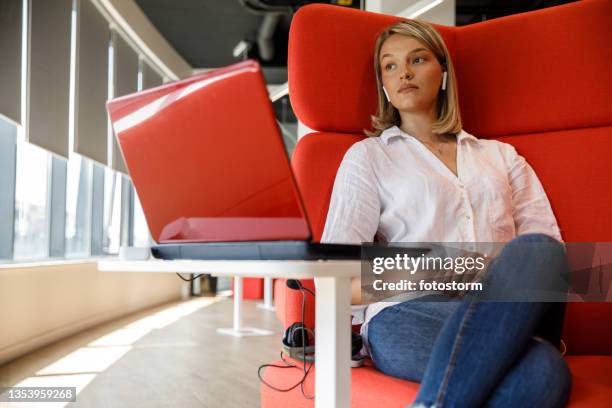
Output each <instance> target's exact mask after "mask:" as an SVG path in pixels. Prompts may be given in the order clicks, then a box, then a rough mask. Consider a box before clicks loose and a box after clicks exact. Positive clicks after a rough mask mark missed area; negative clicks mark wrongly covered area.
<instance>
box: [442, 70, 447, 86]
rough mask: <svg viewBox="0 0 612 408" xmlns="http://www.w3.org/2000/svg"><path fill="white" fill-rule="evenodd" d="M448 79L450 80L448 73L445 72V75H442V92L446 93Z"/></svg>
mask: <svg viewBox="0 0 612 408" xmlns="http://www.w3.org/2000/svg"><path fill="white" fill-rule="evenodd" d="M446 78H448V72H447V71H444V74H442V90H443V91H446Z"/></svg>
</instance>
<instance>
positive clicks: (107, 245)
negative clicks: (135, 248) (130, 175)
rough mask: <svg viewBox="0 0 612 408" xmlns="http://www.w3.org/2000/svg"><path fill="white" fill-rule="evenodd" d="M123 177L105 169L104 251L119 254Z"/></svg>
mask: <svg viewBox="0 0 612 408" xmlns="http://www.w3.org/2000/svg"><path fill="white" fill-rule="evenodd" d="M121 179H122V176H121V175H120V174H119V173H117V172H114V171H112V170H111V169H109V168H108V167H107V168H105V169H104V235H103V238H102V246H103V251H104V253H107V254H117V253H118V252H119V245H120V241H121V201H122V197H121Z"/></svg>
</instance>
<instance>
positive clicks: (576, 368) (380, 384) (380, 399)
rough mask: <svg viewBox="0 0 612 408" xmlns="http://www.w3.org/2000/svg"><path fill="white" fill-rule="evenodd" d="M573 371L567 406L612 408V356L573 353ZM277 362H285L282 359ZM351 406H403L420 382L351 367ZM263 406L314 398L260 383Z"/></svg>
mask: <svg viewBox="0 0 612 408" xmlns="http://www.w3.org/2000/svg"><path fill="white" fill-rule="evenodd" d="M566 361H567V363H568V365H569V367H570V369H571V371H572V393H571V397H570V403H569V404H568V406H567V407H568V408H587V407H588V408H609V407H610V406H611V401H612V357H607V356H573V357H567V359H566ZM274 364H279V365H282V364H283V362H282V361H280V360H279V361H277V362H275V363H274ZM351 373H352V382H351V407H353V408H362V407H363V408H371V407H390V408H393V407H397V408H400V407H401V408H404V407H405V406H406V405H407V404H409V403H411V402H412V401H413V400H414V398H415V397H416V394H417V391H418V388H419V385H418V384H416V383H413V382H410V381H404V380H399V379H397V378H393V377H389V376H387V375H384V374H382V373H381V372H380V371H377V370H376V369H375V368H373V367H362V368H356V369H353V370H351ZM263 376H264V379H265V380H266V381H267V382H269V383H270V384H272V385H274V386H275V387H278V388H289V387H290V386H292V385H294V384H296V383H297V382H298V381H299V380H300V379H301V378H302V376H303V373H302V371H301V370H297V369H280V368H267V369H266V370H265V371H264V374H263ZM313 386H314V368H313V369H312V370H311V372H310V373H309V374H308V377H307V379H306V382H305V391H306V393H307V395H312V392H313V388H314V387H313ZM261 406H262V407H264V408H272V407H278V408H281V407H282V408H286V407H292V408H307V407H308V408H310V407H313V406H314V402H313V401H312V400H306V399H305V398H304V397H303V396H302V394H301V392H300V388H299V387H296V388H295V389H293V390H292V391H290V392H278V391H274V390H272V389H270V388H268V387H267V386H265V385H263V384H262V385H261Z"/></svg>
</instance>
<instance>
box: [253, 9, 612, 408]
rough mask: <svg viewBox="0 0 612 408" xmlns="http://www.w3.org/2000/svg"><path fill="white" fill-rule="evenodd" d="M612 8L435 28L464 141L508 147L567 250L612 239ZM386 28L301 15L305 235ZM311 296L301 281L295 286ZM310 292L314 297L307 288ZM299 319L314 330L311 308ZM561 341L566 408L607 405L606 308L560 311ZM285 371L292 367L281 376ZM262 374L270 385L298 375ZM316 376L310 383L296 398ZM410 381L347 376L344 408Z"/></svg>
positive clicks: (290, 304)
mask: <svg viewBox="0 0 612 408" xmlns="http://www.w3.org/2000/svg"><path fill="white" fill-rule="evenodd" d="M610 15H612V2H611V1H608V0H585V1H580V2H577V3H571V4H567V5H563V6H558V7H552V8H548V9H543V10H539V11H535V12H530V13H524V14H518V15H513V16H509V17H504V18H499V19H495V20H490V21H486V22H483V23H478V24H473V25H470V26H465V27H444V26H436V27H437V28H438V30H439V31H440V33H441V34H442V36H443V37H444V39H445V41H446V44H447V47H448V48H449V51H450V53H451V55H452V58H453V62H454V64H455V67H456V71H457V72H456V73H457V79H458V85H459V96H460V105H461V110H462V119H463V123H464V127H465V128H466V130H467V131H469V132H470V133H472V134H475V135H476V136H478V137H481V138H495V139H498V140H502V141H504V142H507V143H510V144H512V145H514V146H515V147H516V148H517V150H518V152H519V153H520V154H521V155H523V156H525V157H526V158H527V160H528V161H529V162H530V164H531V165H532V167H533V168H534V169H535V171H536V173H537V174H538V176H539V177H540V180H541V181H542V183H543V185H544V187H545V189H546V192H547V194H548V196H549V198H550V201H551V204H552V207H553V210H554V212H555V215H556V216H557V219H558V222H559V226H560V228H561V232H562V235H563V238H564V240H565V241H566V242H581V241H584V242H594V241H612V217H610V210H611V208H612V181H611V180H612V179H611V177H610V176H611V175H612V81H611V80H610V76H609V66H610V64H612V47H611V46H610V39H611V38H612V25H611V24H610V22H609V16H610ZM396 20H397V18H395V17H392V16H385V15H380V14H373V13H367V12H362V11H357V10H351V9H344V8H339V7H333V6H324V5H311V6H307V7H304V8H302V9H300V11H299V12H298V13H297V14H296V15H295V17H294V20H293V23H292V26H291V32H290V40H289V85H290V96H291V101H292V105H293V107H294V110H295V112H296V114H297V115H298V117H299V118H300V120H302V121H303V122H304V123H305V124H306V125H307V126H309V127H310V128H312V129H315V130H316V131H317V132H316V133H312V134H309V135H307V136H306V137H304V138H302V139H301V140H300V141H299V143H298V145H297V146H296V149H295V152H294V156H293V160H292V165H293V167H294V170H295V173H296V178H297V182H298V184H299V185H300V188H301V191H302V193H303V198H304V202H305V205H306V210H307V213H308V217H309V219H310V221H311V224H312V225H313V228H314V231H313V233H314V236H315V238H319V237H320V236H321V234H322V231H323V227H324V224H325V218H326V215H327V209H328V204H329V198H330V195H331V191H332V186H333V181H334V178H335V174H336V171H337V168H338V166H339V164H340V161H341V160H342V157H343V155H344V152H345V151H346V150H347V149H348V147H349V146H351V145H352V144H353V143H355V142H356V141H358V140H361V139H362V138H363V136H362V135H363V129H365V128H369V118H370V115H371V114H373V113H374V111H375V109H376V106H375V103H376V88H375V77H374V70H373V67H372V52H373V49H374V42H375V39H376V35H377V33H378V32H379V31H380V30H381V29H382V28H383V27H385V26H388V25H390V24H392V23H393V22H395V21H396ZM304 284H305V285H309V287H310V288H313V286H314V285H313V284H312V281H310V282H304ZM275 289H276V291H275V293H276V294H277V297H276V310H277V314H278V316H279V318H280V319H281V320H282V321H283V322H284V324H285V326H288V325H290V324H291V323H293V322H295V321H299V320H300V307H301V294H299V293H297V292H294V291H288V290H287V289H286V288H285V287H284V281H283V280H278V281H277V282H276V288H275ZM313 289H314V288H313ZM306 316H307V317H306V323H307V325H309V326H310V327H313V326H314V303H313V302H309V303H308V305H307V312H306ZM563 339H564V341H565V343H566V345H567V347H568V353H567V356H566V359H567V362H568V364H569V366H570V368H571V370H572V374H573V389H572V394H571V400H570V405H569V406H570V407H571V408H577V407H609V406H611V405H612V304H610V303H571V304H570V305H569V306H568V310H567V316H566V321H565V328H564V333H563ZM289 371H291V370H289ZM295 371H296V372H294V373H290V372H288V370H273V369H270V370H268V371H266V379H267V380H268V381H269V382H272V383H273V384H277V385H278V386H279V387H281V388H282V387H283V385H285V386H286V385H290V384H293V383H295V382H296V381H297V380H299V378H300V377H301V373H300V372H297V370H295ZM313 380H314V376H313V375H312V373H311V375H309V378H308V380H307V386H306V389H307V390H312V384H313ZM417 390H418V384H415V383H411V382H408V381H402V380H398V379H394V378H391V377H388V376H385V375H384V374H382V373H380V372H378V371H376V370H375V369H374V368H372V367H366V368H360V369H356V370H352V388H351V393H352V394H351V401H352V406H354V407H370V406H385V407H395V406H397V407H403V406H405V405H406V404H407V403H409V402H410V401H411V400H412V399H413V398H414V396H415V394H416V392H417ZM261 405H262V407H265V408H270V407H289V406H290V407H310V406H312V405H313V402H312V401H308V400H305V399H304V398H303V397H302V395H301V393H300V390H299V387H298V388H297V389H294V390H293V391H292V392H288V393H279V392H276V391H272V390H270V389H269V388H267V387H265V386H262V388H261Z"/></svg>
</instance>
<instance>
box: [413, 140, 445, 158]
mask: <svg viewBox="0 0 612 408" xmlns="http://www.w3.org/2000/svg"><path fill="white" fill-rule="evenodd" d="M417 140H418V139H417ZM419 142H421V143H423V144H424V145H425V146H429V147H431V148H433V149H436V150H437V151H438V154H439V155H440V156H442V145H443V144H444V143H439V144H437V145H433V146H432V144H431V143H430V142H425V141H423V140H419Z"/></svg>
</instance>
